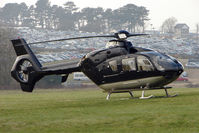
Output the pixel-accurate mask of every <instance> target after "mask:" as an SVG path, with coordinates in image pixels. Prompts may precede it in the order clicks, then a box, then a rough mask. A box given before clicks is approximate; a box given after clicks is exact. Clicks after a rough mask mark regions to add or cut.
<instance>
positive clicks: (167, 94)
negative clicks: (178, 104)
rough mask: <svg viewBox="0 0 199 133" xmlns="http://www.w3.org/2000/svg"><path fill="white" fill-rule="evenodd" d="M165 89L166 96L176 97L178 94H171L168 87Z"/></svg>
mask: <svg viewBox="0 0 199 133" xmlns="http://www.w3.org/2000/svg"><path fill="white" fill-rule="evenodd" d="M164 90H165V93H166V97H176V96H178V94H175V95H169V93H168V91H167V89H164Z"/></svg>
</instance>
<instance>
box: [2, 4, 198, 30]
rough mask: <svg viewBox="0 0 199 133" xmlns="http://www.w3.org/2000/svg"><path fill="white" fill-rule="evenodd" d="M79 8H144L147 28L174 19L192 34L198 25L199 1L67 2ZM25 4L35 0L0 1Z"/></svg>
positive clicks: (158, 27)
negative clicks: (135, 6)
mask: <svg viewBox="0 0 199 133" xmlns="http://www.w3.org/2000/svg"><path fill="white" fill-rule="evenodd" d="M49 1H50V2H51V5H63V4H64V3H66V2H67V1H68V0H49ZM69 1H73V2H74V3H75V5H76V6H77V7H79V8H84V7H103V8H105V9H107V8H112V9H117V8H119V7H122V6H124V5H126V4H129V3H131V4H135V5H137V6H144V7H146V9H148V10H150V12H149V19H150V21H149V22H148V24H147V25H148V28H151V29H152V28H155V29H156V30H159V29H160V26H161V25H162V23H163V22H164V20H166V19H167V18H169V17H175V18H176V19H177V20H178V23H186V24H187V25H188V26H189V27H190V30H191V31H192V32H196V24H199V0H69ZM21 2H25V3H26V4H27V5H28V6H29V5H34V4H35V3H36V2H37V0H0V7H3V6H4V5H5V4H6V3H21Z"/></svg>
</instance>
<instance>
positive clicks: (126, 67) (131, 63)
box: [122, 58, 136, 71]
mask: <svg viewBox="0 0 199 133" xmlns="http://www.w3.org/2000/svg"><path fill="white" fill-rule="evenodd" d="M122 70H123V71H135V70H136V66H135V58H128V59H123V60H122Z"/></svg>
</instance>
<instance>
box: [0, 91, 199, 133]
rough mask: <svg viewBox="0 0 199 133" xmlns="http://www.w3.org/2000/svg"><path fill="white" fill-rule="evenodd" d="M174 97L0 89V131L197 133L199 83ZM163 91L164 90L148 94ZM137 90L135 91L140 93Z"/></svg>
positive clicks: (147, 92) (42, 132)
mask: <svg viewBox="0 0 199 133" xmlns="http://www.w3.org/2000/svg"><path fill="white" fill-rule="evenodd" d="M169 93H171V94H174V93H178V94H179V96H177V97H173V98H160V97H159V98H152V99H147V100H139V99H128V97H129V94H124V93H123V94H112V95H111V99H110V100H109V101H107V100H105V97H106V94H105V93H102V91H101V90H96V89H94V90H85V89H84V90H75V91H71V90H63V89H61V90H60V89H58V90H35V91H34V92H33V93H23V92H21V91H16V90H15V91H13V90H12V91H11V90H9V91H4V90H2V91H0V133H76V132H77V133H79V132H81V133H89V132H90V133H104V132H105V133H111V132H113V133H121V132H122V133H132V132H133V133H198V132H199V89H198V88H186V89H171V90H169ZM147 94H148V95H149V94H154V95H156V96H161V95H165V93H164V91H163V90H157V91H146V95H147ZM140 95H141V92H135V96H137V97H138V96H140Z"/></svg>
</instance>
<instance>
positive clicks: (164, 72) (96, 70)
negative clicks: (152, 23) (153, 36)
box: [11, 30, 184, 100]
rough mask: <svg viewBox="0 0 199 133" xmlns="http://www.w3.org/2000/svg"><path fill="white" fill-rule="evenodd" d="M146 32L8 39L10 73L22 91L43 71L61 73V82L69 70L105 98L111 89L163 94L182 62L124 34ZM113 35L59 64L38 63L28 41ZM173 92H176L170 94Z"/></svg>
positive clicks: (27, 88) (42, 74) (37, 79)
mask: <svg viewBox="0 0 199 133" xmlns="http://www.w3.org/2000/svg"><path fill="white" fill-rule="evenodd" d="M144 35H147V34H130V33H129V32H127V31H124V30H121V31H119V32H117V33H114V34H113V35H96V36H83V37H73V38H65V39H57V40H49V41H41V42H33V43H27V42H26V41H25V39H23V38H18V39H14V40H11V41H12V44H13V47H14V50H15V52H16V55H17V58H16V60H15V62H14V64H13V67H12V69H11V76H12V77H13V78H14V79H15V80H16V81H18V82H19V83H20V86H21V89H22V90H23V91H25V92H32V91H33V89H34V86H35V84H36V82H37V81H39V80H40V79H41V78H43V77H44V76H47V75H61V76H62V80H61V82H66V81H67V78H68V75H69V74H70V73H73V72H83V73H84V74H85V75H86V76H87V77H88V78H89V79H91V81H93V82H94V83H95V84H96V85H97V86H99V87H100V88H101V89H103V90H104V92H107V93H108V95H107V97H106V99H107V100H109V99H110V95H111V94H112V93H125V92H127V93H129V94H130V96H131V97H132V98H134V95H133V93H132V91H142V94H141V97H140V99H148V98H151V97H153V96H152V95H151V96H148V97H145V90H156V89H164V90H165V92H166V97H172V96H171V95H169V94H168V91H167V89H170V88H172V87H167V86H166V85H168V84H169V83H171V82H173V81H174V80H176V79H177V78H178V77H179V76H180V75H181V73H182V72H183V69H184V67H183V65H182V64H181V63H180V62H179V61H178V60H176V59H175V58H174V57H172V56H169V55H166V54H164V53H161V52H157V51H154V50H152V49H146V48H142V47H135V46H133V45H132V43H131V42H130V41H128V40H127V38H128V37H134V36H144ZM96 37H98V38H100V37H101V38H104V37H106V38H114V39H112V40H110V41H108V42H107V44H106V48H103V49H98V50H94V51H91V52H89V53H87V54H86V55H85V56H83V57H82V58H81V59H80V60H78V61H76V60H74V61H67V62H63V63H61V64H54V65H48V66H42V64H41V63H40V62H39V60H38V59H37V57H36V56H35V54H34V53H33V51H32V50H31V48H30V46H29V45H32V44H39V43H47V42H59V41H67V40H75V39H87V38H96ZM173 96H176V95H173Z"/></svg>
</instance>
